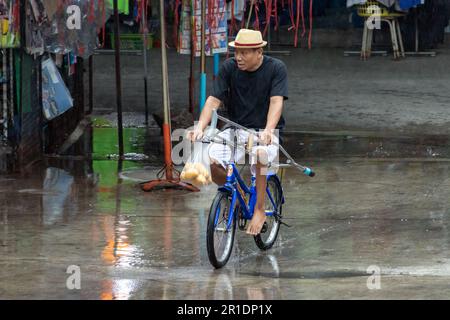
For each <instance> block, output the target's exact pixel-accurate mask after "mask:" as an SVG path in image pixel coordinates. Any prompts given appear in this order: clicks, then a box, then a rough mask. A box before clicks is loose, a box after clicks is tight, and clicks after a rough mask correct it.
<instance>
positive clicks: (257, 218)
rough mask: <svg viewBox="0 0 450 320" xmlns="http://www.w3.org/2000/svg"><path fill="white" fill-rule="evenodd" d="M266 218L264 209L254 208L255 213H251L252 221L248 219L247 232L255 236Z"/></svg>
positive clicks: (259, 231)
mask: <svg viewBox="0 0 450 320" xmlns="http://www.w3.org/2000/svg"><path fill="white" fill-rule="evenodd" d="M266 219H267V217H266V212H265V210H260V209H256V208H255V214H254V215H253V219H252V221H250V224H249V225H248V228H247V234H249V235H252V236H257V235H258V234H260V233H261V230H262V228H263V226H264V222H266Z"/></svg>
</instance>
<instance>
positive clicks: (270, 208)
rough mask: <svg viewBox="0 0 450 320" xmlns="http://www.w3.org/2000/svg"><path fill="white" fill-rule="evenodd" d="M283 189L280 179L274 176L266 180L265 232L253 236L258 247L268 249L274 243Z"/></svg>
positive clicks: (281, 205) (279, 222)
mask: <svg viewBox="0 0 450 320" xmlns="http://www.w3.org/2000/svg"><path fill="white" fill-rule="evenodd" d="M282 198H283V190H282V188H281V184H280V181H279V180H278V179H277V178H275V177H274V176H271V177H269V179H268V180H267V192H266V199H265V210H266V213H268V212H270V215H267V219H266V223H265V227H264V229H265V232H264V233H260V234H258V235H257V236H255V242H256V245H257V246H258V248H259V249H261V250H269V249H270V248H272V247H273V245H274V244H275V241H276V240H277V237H278V232H279V231H280V226H281V220H280V219H281V217H282V207H283V204H282V202H283V200H282Z"/></svg>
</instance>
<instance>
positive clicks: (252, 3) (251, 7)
mask: <svg viewBox="0 0 450 320" xmlns="http://www.w3.org/2000/svg"><path fill="white" fill-rule="evenodd" d="M254 6H255V0H252V2H251V4H250V12H249V14H248V19H247V25H246V27H245V28H246V29H248V27H249V26H250V20H251V18H252V13H253V7H254Z"/></svg>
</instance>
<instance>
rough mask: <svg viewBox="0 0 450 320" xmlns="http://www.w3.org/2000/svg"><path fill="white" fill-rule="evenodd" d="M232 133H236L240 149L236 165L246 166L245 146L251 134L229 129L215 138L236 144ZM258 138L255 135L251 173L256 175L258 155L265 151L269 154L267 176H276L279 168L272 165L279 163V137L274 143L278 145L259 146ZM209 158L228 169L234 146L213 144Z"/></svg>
mask: <svg viewBox="0 0 450 320" xmlns="http://www.w3.org/2000/svg"><path fill="white" fill-rule="evenodd" d="M232 132H235V134H236V136H237V141H238V147H237V148H235V150H236V152H235V157H234V163H236V164H238V165H239V164H242V165H243V164H245V161H246V159H245V145H246V142H247V141H248V138H249V136H250V133H249V132H247V131H245V130H232V129H227V130H225V131H222V132H220V133H219V134H218V135H217V136H216V137H215V138H216V139H217V138H219V139H224V140H225V141H229V142H231V143H233V144H234V138H233V137H232V136H231V135H232ZM258 140H259V139H258V137H257V135H254V139H253V147H252V152H251V155H250V164H251V171H252V174H256V154H257V152H258V150H263V151H265V152H266V154H267V160H268V172H267V174H275V173H276V170H277V166H274V165H272V164H273V163H274V162H276V163H278V155H279V148H278V143H279V139H278V137H276V136H274V137H273V142H274V143H276V145H274V144H271V145H268V146H266V145H258ZM208 154H209V157H210V158H211V159H212V160H215V161H216V162H218V163H220V164H221V165H222V166H223V167H224V168H226V166H227V164H229V163H230V162H231V157H232V146H230V145H226V144H220V143H212V144H211V145H210V146H209V150H208Z"/></svg>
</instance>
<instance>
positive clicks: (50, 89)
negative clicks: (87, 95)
mask: <svg viewBox="0 0 450 320" xmlns="http://www.w3.org/2000/svg"><path fill="white" fill-rule="evenodd" d="M42 105H43V112H44V116H45V118H46V119H47V120H52V119H54V118H56V117H58V116H60V115H61V114H63V113H64V112H66V111H67V110H69V109H70V108H72V107H73V99H72V97H71V95H70V92H69V89H67V87H66V84H65V83H64V80H63V79H62V77H61V74H60V73H59V71H58V69H57V68H56V65H55V63H54V62H53V60H52V59H47V60H45V61H44V62H43V63H42Z"/></svg>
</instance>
